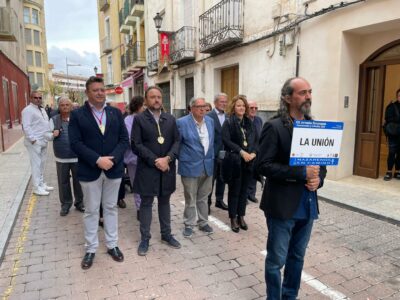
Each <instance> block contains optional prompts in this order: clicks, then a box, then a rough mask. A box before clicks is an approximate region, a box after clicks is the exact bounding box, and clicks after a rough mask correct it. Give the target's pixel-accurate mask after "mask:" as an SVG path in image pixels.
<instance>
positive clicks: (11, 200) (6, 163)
mask: <svg viewBox="0 0 400 300" xmlns="http://www.w3.org/2000/svg"><path fill="white" fill-rule="evenodd" d="M51 152H52V148H51V144H50V145H49V163H52V158H53V155H52V153H51ZM0 164H1V166H2V168H1V169H0V263H1V261H2V259H3V256H4V253H5V249H6V248H7V242H8V240H9V238H10V235H11V232H12V228H13V226H14V223H15V220H16V217H17V214H18V212H19V209H20V207H21V204H22V200H23V198H24V194H25V191H26V189H27V187H28V183H29V179H30V165H29V156H28V153H27V151H26V148H25V147H24V145H23V139H21V140H20V141H18V142H17V143H16V144H15V145H14V146H13V147H11V148H10V149H9V150H8V151H6V152H4V153H1V154H0ZM54 175H55V174H54ZM319 196H320V197H322V200H325V201H327V202H330V203H333V204H336V205H340V206H344V207H347V208H350V209H352V210H356V211H358V212H361V213H364V214H367V215H370V216H373V217H375V218H379V219H382V220H386V221H389V222H391V223H394V224H397V225H399V224H400V181H399V180H396V179H393V180H392V181H389V182H384V181H383V180H382V179H381V178H380V179H370V178H363V177H358V176H350V177H347V178H344V179H342V180H339V181H332V180H326V181H325V185H324V187H323V188H322V189H321V190H320V191H319Z"/></svg>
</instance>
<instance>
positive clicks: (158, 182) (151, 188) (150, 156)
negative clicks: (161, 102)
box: [131, 110, 180, 196]
mask: <svg viewBox="0 0 400 300" xmlns="http://www.w3.org/2000/svg"><path fill="white" fill-rule="evenodd" d="M159 125H160V130H161V134H162V136H163V137H164V143H163V144H159V143H158V142H157V138H158V136H159V134H158V129H157V123H156V121H155V120H154V117H153V115H152V114H151V112H150V111H149V110H145V111H144V112H143V113H141V114H139V115H137V116H136V117H135V122H134V123H133V126H132V134H131V146H132V151H133V153H135V154H136V155H137V156H138V163H137V169H136V176H135V181H134V183H133V190H134V191H135V193H137V194H139V195H141V196H167V195H170V194H172V193H173V192H174V191H175V189H176V165H175V161H176V159H177V158H178V154H179V142H180V139H179V132H178V128H177V126H176V122H175V118H174V117H173V116H171V115H170V114H168V113H164V112H163V113H161V115H160V121H159ZM164 156H169V157H171V159H172V161H171V162H170V164H169V171H167V172H164V173H163V172H161V171H160V170H159V169H157V168H156V166H155V160H156V159H157V158H160V157H164Z"/></svg>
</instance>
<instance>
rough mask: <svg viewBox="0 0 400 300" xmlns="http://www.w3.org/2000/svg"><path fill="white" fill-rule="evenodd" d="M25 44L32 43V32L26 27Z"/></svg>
mask: <svg viewBox="0 0 400 300" xmlns="http://www.w3.org/2000/svg"><path fill="white" fill-rule="evenodd" d="M25 44H27V45H32V32H31V30H30V29H27V28H25Z"/></svg>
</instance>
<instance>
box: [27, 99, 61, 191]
mask: <svg viewBox="0 0 400 300" xmlns="http://www.w3.org/2000/svg"><path fill="white" fill-rule="evenodd" d="M30 102H31V103H30V104H29V105H28V106H27V107H25V108H24V109H23V110H22V128H23V130H24V134H25V140H24V145H25V147H26V148H27V150H28V153H29V158H30V162H31V169H32V184H33V193H34V194H36V195H38V196H47V195H48V194H49V191H52V190H54V188H53V187H51V186H48V185H47V184H46V183H44V181H43V172H44V165H45V162H46V157H47V142H48V141H49V140H51V139H52V136H53V134H52V132H51V130H50V124H49V117H48V116H47V113H46V111H45V110H44V108H43V107H42V94H41V93H40V92H39V91H33V92H31V94H30Z"/></svg>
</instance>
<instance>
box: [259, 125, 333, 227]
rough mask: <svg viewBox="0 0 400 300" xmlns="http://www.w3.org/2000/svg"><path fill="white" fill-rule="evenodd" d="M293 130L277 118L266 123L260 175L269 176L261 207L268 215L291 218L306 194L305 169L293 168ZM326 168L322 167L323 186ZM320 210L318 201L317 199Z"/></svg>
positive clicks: (260, 147)
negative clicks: (291, 151)
mask: <svg viewBox="0 0 400 300" xmlns="http://www.w3.org/2000/svg"><path fill="white" fill-rule="evenodd" d="M292 134H293V127H292V126H291V125H289V124H287V123H284V122H283V120H282V119H281V118H276V119H273V120H270V121H269V122H267V123H265V125H264V128H263V130H262V132H261V138H260V145H259V154H258V156H257V160H256V167H255V169H256V172H257V173H258V174H260V175H263V176H265V177H267V183H266V186H265V188H264V192H263V195H262V199H261V204H260V208H261V209H262V210H263V211H264V212H265V214H266V215H267V216H271V217H274V218H279V219H284V220H286V219H290V218H291V217H292V216H293V215H294V213H295V212H296V210H297V208H298V206H299V203H300V200H301V196H302V194H303V192H304V185H305V184H306V182H307V181H306V179H305V167H304V166H289V157H290V148H291V142H292ZM325 176H326V167H324V166H321V168H320V178H321V183H320V186H319V187H322V185H323V182H324V179H325ZM317 207H318V200H317Z"/></svg>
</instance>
